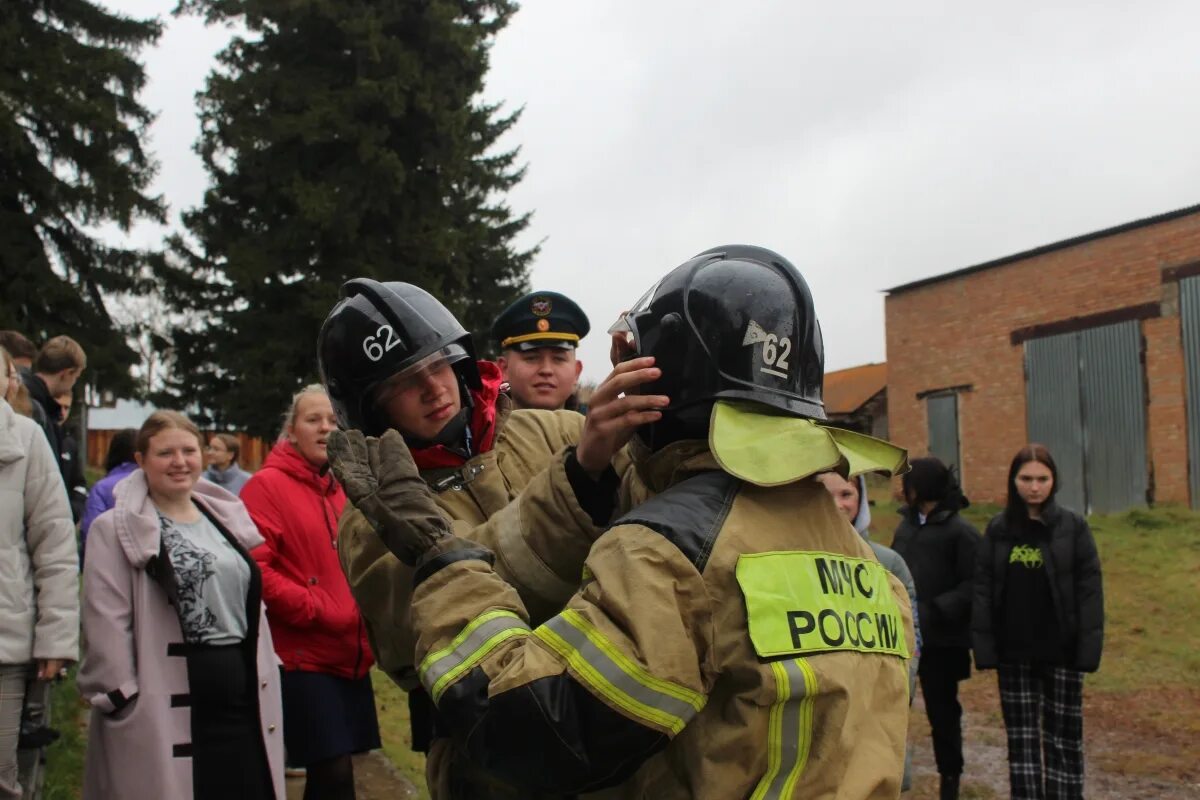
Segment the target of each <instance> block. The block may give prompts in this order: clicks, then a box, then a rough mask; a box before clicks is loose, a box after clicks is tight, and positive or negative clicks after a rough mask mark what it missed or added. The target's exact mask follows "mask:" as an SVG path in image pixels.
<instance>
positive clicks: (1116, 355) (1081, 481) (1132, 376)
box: [1025, 321, 1148, 513]
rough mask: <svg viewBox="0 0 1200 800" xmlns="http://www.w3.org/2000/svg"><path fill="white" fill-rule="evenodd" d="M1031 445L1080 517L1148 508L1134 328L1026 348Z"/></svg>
mask: <svg viewBox="0 0 1200 800" xmlns="http://www.w3.org/2000/svg"><path fill="white" fill-rule="evenodd" d="M1025 359H1026V361H1025V370H1026V398H1027V401H1028V405H1027V412H1026V413H1027V419H1028V431H1029V438H1030V440H1032V441H1037V442H1041V443H1042V444H1044V445H1046V446H1047V447H1049V448H1050V452H1051V453H1053V454H1054V459H1055V461H1056V462H1057V464H1058V472H1059V502H1061V503H1062V504H1063V505H1064V506H1066V507H1068V508H1072V509H1074V510H1076V511H1079V512H1081V513H1091V512H1095V511H1099V512H1108V511H1120V510H1122V509H1125V508H1129V507H1130V506H1135V505H1143V504H1145V503H1146V499H1147V498H1146V492H1147V488H1148V470H1147V460H1146V392H1145V383H1144V372H1145V370H1144V369H1143V366H1142V333H1141V327H1140V323H1138V322H1136V321H1130V322H1122V323H1119V324H1116V325H1105V326H1102V327H1098V328H1091V329H1089V330H1086V331H1080V332H1078V333H1067V334H1061V335H1059V336H1049V337H1046V338H1043V339H1034V340H1031V341H1029V342H1026V344H1025Z"/></svg>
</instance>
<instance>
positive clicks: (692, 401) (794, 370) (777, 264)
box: [610, 245, 825, 449]
mask: <svg viewBox="0 0 1200 800" xmlns="http://www.w3.org/2000/svg"><path fill="white" fill-rule="evenodd" d="M610 333H624V334H625V335H626V337H627V339H628V340H629V341H630V343H631V344H632V346H633V348H634V350H636V353H637V355H639V356H654V358H655V366H657V367H659V368H660V369H661V370H662V377H661V378H659V380H657V381H655V382H653V383H649V384H645V385H643V386H642V387H641V389H640V391H641V392H642V393H643V394H665V395H667V396H668V397H669V398H670V400H671V404H670V406H668V407H667V409H666V412H665V413H664V418H663V422H662V423H655V424H656V425H659V426H661V427H663V428H665V430H662V431H660V435H658V436H654V437H652V439H656V440H657V441H652V442H651V443H652V446H654V447H655V448H656V449H657V447H658V446H661V445H663V444H666V443H668V442H669V441H670V440H674V439H677V438H681V437H684V436H687V437H688V438H691V437H695V436H700V437H703V436H705V435H706V434H707V429H708V428H707V426H708V413H709V411H710V410H711V406H712V403H713V402H714V401H716V400H720V399H727V400H749V401H754V402H757V403H762V404H764V405H767V406H770V407H771V408H773V409H776V410H778V411H779V412H782V413H784V414H789V415H792V416H797V417H807V418H810V419H818V420H823V419H825V405H824V402H823V401H822V399H821V389H822V383H823V380H824V364H825V353H824V347H823V345H822V342H821V327H820V325H819V323H818V322H817V314H816V310H815V308H814V307H813V300H812V293H811V292H810V291H809V289H808V284H807V283H805V281H804V278H803V277H802V276H801V275H800V272H799V270H797V269H796V268H795V267H794V266H793V265H792V264H791V262H789V261H788V260H787V259H785V258H784V257H783V256H781V255H779V254H778V253H775V252H773V251H771V250H767V249H765V248H762V247H752V246H748V245H729V246H726V247H714V248H712V249H711V250H706V251H704V252H703V253H701V254H700V255H698V256H696V257H695V258H693V259H691V260H690V261H687V262H685V263H684V264H682V265H680V266H679V267H676V268H675V269H674V270H672V271H671V272H669V273H667V275H666V276H665V277H664V278H663V279H662V280H661V281H659V282H658V283H657V284H656V285H655V286H654V287H653V288H652V289H651V290H650V291H649V292H647V293H646V294H645V295H644V296H643V297H642V298H641V299H640V300H639V301H638V302H637V304H636V305H635V306H634V307H633V308H632V309H631V310H630V311H628V312H627V313H626V314H624V315H623V316H622V318H621V319H620V320H619V321H618V322H617V324H616V325H614V326H613V327H612V329H610ZM689 412H690V413H689ZM673 418H674V419H673ZM664 423H665V425H664ZM681 423H682V425H683V428H686V429H687V430H681V429H679V428H680V424H681ZM663 433H665V434H666V435H665V436H663V435H662V434H663Z"/></svg>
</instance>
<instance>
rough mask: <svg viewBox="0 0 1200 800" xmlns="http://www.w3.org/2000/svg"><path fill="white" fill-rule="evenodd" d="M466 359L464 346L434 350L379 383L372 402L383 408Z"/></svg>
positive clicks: (449, 346)
mask: <svg viewBox="0 0 1200 800" xmlns="http://www.w3.org/2000/svg"><path fill="white" fill-rule="evenodd" d="M464 358H467V351H466V350H465V349H464V348H463V347H462V345H458V344H449V345H446V346H445V347H443V348H441V349H439V350H434V351H433V352H432V353H430V354H429V355H427V356H425V357H424V358H422V359H421V360H420V361H417V362H416V363H415V364H409V365H408V366H407V367H405V368H404V369H402V370H400V371H399V372H397V373H396V374H395V375H392V376H391V377H389V378H386V379H384V380H382V381H380V382H379V383H377V384H376V385H375V387H374V388H373V389H371V392H372V396H373V400H372V402H373V403H374V404H375V406H376V407H378V406H382V405H384V404H385V403H387V401H388V400H390V399H391V398H392V397H394V396H395V395H397V394H399V393H401V392H405V391H409V390H412V389H415V388H419V387H420V386H422V385H423V384H424V383H425V381H426V380H427V379H428V378H429V376H430V375H433V374H436V373H438V372H441V371H442V370H443V369H446V368H447V367H449V366H451V365H452V364H455V363H457V362H459V361H462V360H463V359H464Z"/></svg>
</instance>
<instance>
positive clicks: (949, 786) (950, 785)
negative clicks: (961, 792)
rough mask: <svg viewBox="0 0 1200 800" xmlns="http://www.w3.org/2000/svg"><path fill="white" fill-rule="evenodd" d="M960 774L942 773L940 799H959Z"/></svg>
mask: <svg viewBox="0 0 1200 800" xmlns="http://www.w3.org/2000/svg"><path fill="white" fill-rule="evenodd" d="M959 777H960V776H959V775H942V776H941V778H942V784H941V789H940V790H939V794H938V798H939V800H958V779H959Z"/></svg>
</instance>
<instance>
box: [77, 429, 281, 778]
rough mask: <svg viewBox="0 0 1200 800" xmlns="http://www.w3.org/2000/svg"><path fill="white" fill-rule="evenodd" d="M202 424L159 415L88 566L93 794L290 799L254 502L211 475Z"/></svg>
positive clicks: (94, 535) (93, 537) (140, 441)
mask: <svg viewBox="0 0 1200 800" xmlns="http://www.w3.org/2000/svg"><path fill="white" fill-rule="evenodd" d="M201 447H202V443H201V439H200V433H199V431H197V430H196V427H195V425H193V424H192V423H191V421H189V420H188V418H187V417H185V416H183V415H182V414H179V413H177V412H174V411H157V412H155V413H154V414H152V415H151V416H150V418H149V419H148V420H146V423H145V424H144V425H142V429H141V430H140V431H139V432H138V436H137V449H136V454H135V457H136V460H137V463H138V466H139V467H140V469H138V470H137V471H135V472H133V473H132V474H130V475H129V477H127V478H126V479H125V480H123V481H121V482H120V483H119V484H117V487H116V489H115V496H116V505H115V506H114V508H112V509H111V510H109V511H106V512H105V513H103V514H102V515H100V517H98V518H97V519H96V521H95V522H94V523H93V525H92V528H91V533H90V534H89V536H88V558H87V562H86V566H85V568H84V603H83V631H84V636H85V639H86V641H87V643H88V647H87V651H86V652H85V654H84V658H83V663H82V666H81V667H80V671H79V677H78V684H79V688H80V691H82V692H83V694H84V696H85V697H87V698H88V700H89V701H90V702H91V704H92V720H91V725H90V726H89V731H88V751H87V765H86V767H85V770H84V782H85V786H84V797H96V798H100V797H170V798H184V800H186V799H187V798H198V799H204V800H207V799H208V798H221V800H234V799H235V798H236V799H244V800H262V799H264V798H279V800H282V798H283V797H284V786H283V731H282V729H281V722H282V708H281V705H280V693H279V671H278V668H277V667H276V663H277V662H276V658H275V652H274V645H273V644H272V642H271V635H270V631H269V629H268V628H267V624H266V617H265V614H264V611H263V604H262V575H261V573H260V572H259V569H258V567H257V565H256V564H255V562H254V559H253V558H251V557H250V552H249V551H250V550H251V549H252V548H254V547H256V546H257V545H259V544H261V543H262V537H261V536H260V535H259V533H258V531H257V529H256V528H255V527H254V523H253V522H251V520H250V517H249V515H248V514H247V513H246V509H245V506H243V505H242V503H241V501H239V500H238V499H237V498H236V497H234V496H233V495H232V494H230V493H229V492H227V491H225V490H224V489H222V488H220V487H218V486H216V485H215V484H212V483H209V482H207V481H200V470H201V457H200V451H201Z"/></svg>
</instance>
